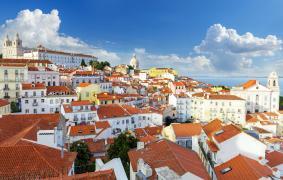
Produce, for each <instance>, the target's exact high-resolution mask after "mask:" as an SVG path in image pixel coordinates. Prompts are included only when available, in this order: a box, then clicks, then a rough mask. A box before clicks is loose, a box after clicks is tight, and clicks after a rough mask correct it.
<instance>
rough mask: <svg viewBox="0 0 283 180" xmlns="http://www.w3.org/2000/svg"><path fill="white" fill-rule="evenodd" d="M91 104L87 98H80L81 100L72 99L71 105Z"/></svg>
mask: <svg viewBox="0 0 283 180" xmlns="http://www.w3.org/2000/svg"><path fill="white" fill-rule="evenodd" d="M87 105H91V102H90V101H89V100H81V101H72V102H71V106H87Z"/></svg>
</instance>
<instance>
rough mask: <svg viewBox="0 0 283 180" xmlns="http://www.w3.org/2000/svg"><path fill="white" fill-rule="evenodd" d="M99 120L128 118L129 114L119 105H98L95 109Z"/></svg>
mask: <svg viewBox="0 0 283 180" xmlns="http://www.w3.org/2000/svg"><path fill="white" fill-rule="evenodd" d="M97 114H98V116H99V119H107V118H115V117H124V116H130V113H129V112H127V111H125V109H124V108H123V107H122V106H121V105H119V104H107V105H100V106H99V108H98V109H97Z"/></svg>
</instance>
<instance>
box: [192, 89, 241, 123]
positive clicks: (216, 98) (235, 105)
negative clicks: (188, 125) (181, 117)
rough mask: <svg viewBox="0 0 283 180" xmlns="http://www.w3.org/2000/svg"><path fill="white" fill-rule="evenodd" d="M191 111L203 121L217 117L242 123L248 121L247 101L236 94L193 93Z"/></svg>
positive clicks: (196, 117)
mask: <svg viewBox="0 0 283 180" xmlns="http://www.w3.org/2000/svg"><path fill="white" fill-rule="evenodd" d="M191 111H192V116H193V118H194V119H196V120H199V121H202V122H209V121H211V120H213V119H215V118H219V119H221V120H223V121H224V122H234V123H236V124H242V125H243V124H245V122H246V120H245V119H246V101H245V100H244V99H242V98H240V97H237V96H234V95H215V94H209V93H196V94H193V95H192V102H191Z"/></svg>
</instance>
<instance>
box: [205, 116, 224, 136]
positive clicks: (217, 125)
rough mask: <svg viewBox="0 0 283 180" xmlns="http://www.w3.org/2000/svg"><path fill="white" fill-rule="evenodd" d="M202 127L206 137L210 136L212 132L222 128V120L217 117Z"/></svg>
mask: <svg viewBox="0 0 283 180" xmlns="http://www.w3.org/2000/svg"><path fill="white" fill-rule="evenodd" d="M202 129H203V131H204V132H205V134H206V135H207V136H208V137H211V136H212V134H213V133H214V132H216V131H219V130H221V129H222V122H221V121H220V120H219V119H214V120H213V121H211V122H209V123H208V124H206V125H204V126H203V127H202Z"/></svg>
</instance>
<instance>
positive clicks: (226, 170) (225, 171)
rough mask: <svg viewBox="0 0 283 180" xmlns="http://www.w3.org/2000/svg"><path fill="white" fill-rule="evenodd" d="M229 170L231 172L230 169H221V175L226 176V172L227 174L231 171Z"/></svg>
mask: <svg viewBox="0 0 283 180" xmlns="http://www.w3.org/2000/svg"><path fill="white" fill-rule="evenodd" d="M231 170H232V168H231V167H227V168H224V169H222V170H221V173H222V174H226V173H227V172H229V171H231Z"/></svg>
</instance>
